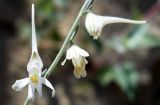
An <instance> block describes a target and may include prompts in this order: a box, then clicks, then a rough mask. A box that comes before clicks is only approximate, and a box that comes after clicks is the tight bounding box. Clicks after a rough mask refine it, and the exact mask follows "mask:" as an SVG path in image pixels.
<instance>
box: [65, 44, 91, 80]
mask: <svg viewBox="0 0 160 105" xmlns="http://www.w3.org/2000/svg"><path fill="white" fill-rule="evenodd" d="M88 56H89V54H88V52H86V51H85V50H83V49H81V48H80V47H78V46H76V45H72V46H71V47H70V48H69V49H68V50H67V54H66V58H65V60H64V61H63V62H62V65H64V64H65V62H66V60H67V59H68V60H72V63H73V65H74V72H73V73H74V75H75V77H76V78H81V77H86V76H87V73H86V70H85V66H86V64H87V63H88V61H87V60H86V58H85V57H88Z"/></svg>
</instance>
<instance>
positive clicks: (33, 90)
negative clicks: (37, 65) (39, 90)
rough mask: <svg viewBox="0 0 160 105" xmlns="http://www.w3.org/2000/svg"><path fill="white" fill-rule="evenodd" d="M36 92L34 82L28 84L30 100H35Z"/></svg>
mask: <svg viewBox="0 0 160 105" xmlns="http://www.w3.org/2000/svg"><path fill="white" fill-rule="evenodd" d="M34 94H35V87H34V86H33V84H29V85H28V99H29V100H32V101H33V100H34Z"/></svg>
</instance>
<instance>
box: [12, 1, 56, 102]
mask: <svg viewBox="0 0 160 105" xmlns="http://www.w3.org/2000/svg"><path fill="white" fill-rule="evenodd" d="M42 68H43V63H42V60H41V58H40V56H39V54H38V49H37V41H36V31H35V22H34V4H32V54H31V58H30V61H29V63H28V65H27V71H28V73H29V77H28V78H24V79H20V80H16V82H15V83H14V84H13V85H12V88H13V89H14V90H16V91H21V90H22V89H23V88H24V87H25V86H27V85H28V99H30V100H34V97H35V92H36V91H37V92H38V94H39V96H42V84H44V85H46V86H47V87H49V88H50V89H52V97H53V96H54V95H55V90H54V88H53V86H52V84H51V83H50V82H49V81H48V80H47V79H46V78H44V77H41V73H42Z"/></svg>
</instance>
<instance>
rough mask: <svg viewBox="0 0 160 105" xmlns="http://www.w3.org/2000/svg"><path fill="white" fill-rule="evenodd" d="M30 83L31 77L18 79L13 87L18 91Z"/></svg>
mask: <svg viewBox="0 0 160 105" xmlns="http://www.w3.org/2000/svg"><path fill="white" fill-rule="evenodd" d="M28 83H29V78H24V79H20V80H16V82H15V83H14V84H13V85H12V88H13V89H14V90H16V91H21V90H22V89H23V88H24V87H25V86H26V85H27V84H28Z"/></svg>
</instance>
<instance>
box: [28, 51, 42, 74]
mask: <svg viewBox="0 0 160 105" xmlns="http://www.w3.org/2000/svg"><path fill="white" fill-rule="evenodd" d="M42 68H43V63H42V60H41V58H40V56H39V55H38V53H36V52H34V53H33V54H32V55H31V58H30V61H29V63H28V64H27V70H28V72H29V73H34V72H35V70H36V72H37V73H38V75H41V72H42Z"/></svg>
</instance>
